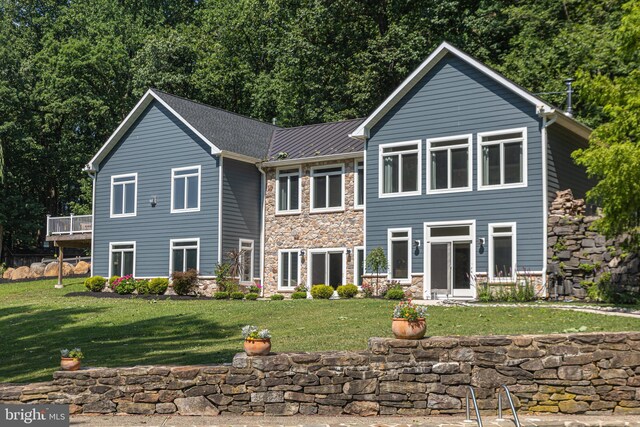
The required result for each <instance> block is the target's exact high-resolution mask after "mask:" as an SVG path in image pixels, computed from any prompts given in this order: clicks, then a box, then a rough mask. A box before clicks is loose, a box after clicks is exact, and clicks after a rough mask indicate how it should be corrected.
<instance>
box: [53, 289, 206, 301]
mask: <svg viewBox="0 0 640 427" xmlns="http://www.w3.org/2000/svg"><path fill="white" fill-rule="evenodd" d="M64 296H65V297H92V298H112V299H118V298H120V299H148V300H154V299H155V300H167V299H168V300H176V301H178V300H184V301H197V300H214V299H215V298H213V297H205V296H191V295H132V294H131V295H120V294H117V293H115V292H90V291H86V292H69V293H67V294H65V295H64Z"/></svg>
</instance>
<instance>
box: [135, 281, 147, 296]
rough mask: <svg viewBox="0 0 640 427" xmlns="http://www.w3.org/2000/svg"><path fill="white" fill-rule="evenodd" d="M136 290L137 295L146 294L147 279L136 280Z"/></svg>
mask: <svg viewBox="0 0 640 427" xmlns="http://www.w3.org/2000/svg"><path fill="white" fill-rule="evenodd" d="M136 291H138V295H147V294H148V293H149V280H147V279H138V280H136Z"/></svg>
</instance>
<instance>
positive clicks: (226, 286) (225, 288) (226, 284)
mask: <svg viewBox="0 0 640 427" xmlns="http://www.w3.org/2000/svg"><path fill="white" fill-rule="evenodd" d="M218 289H220V291H222V292H228V293H229V294H232V293H234V292H240V285H238V284H237V283H236V282H232V281H231V280H224V281H221V282H218Z"/></svg>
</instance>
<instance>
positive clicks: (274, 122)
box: [271, 117, 278, 126]
mask: <svg viewBox="0 0 640 427" xmlns="http://www.w3.org/2000/svg"><path fill="white" fill-rule="evenodd" d="M277 121H278V120H277V119H276V118H275V117H274V118H273V119H271V124H272V125H274V126H275V125H276V122H277Z"/></svg>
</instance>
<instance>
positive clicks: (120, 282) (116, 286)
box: [111, 274, 136, 295]
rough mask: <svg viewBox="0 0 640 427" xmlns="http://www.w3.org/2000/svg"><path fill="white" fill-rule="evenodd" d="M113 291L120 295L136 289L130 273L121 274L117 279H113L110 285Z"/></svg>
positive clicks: (130, 292)
mask: <svg viewBox="0 0 640 427" xmlns="http://www.w3.org/2000/svg"><path fill="white" fill-rule="evenodd" d="M111 287H112V288H113V290H114V292H116V293H117V294H120V295H129V294H132V293H133V291H135V290H136V281H135V279H134V278H133V276H132V275H131V274H128V275H126V276H122V277H120V278H119V279H116V280H114V282H113V284H112V285H111Z"/></svg>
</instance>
